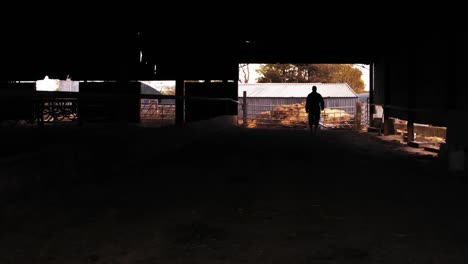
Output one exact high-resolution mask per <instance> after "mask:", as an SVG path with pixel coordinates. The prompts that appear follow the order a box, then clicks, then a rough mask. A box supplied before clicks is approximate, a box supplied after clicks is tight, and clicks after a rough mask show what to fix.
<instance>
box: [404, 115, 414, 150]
mask: <svg viewBox="0 0 468 264" xmlns="http://www.w3.org/2000/svg"><path fill="white" fill-rule="evenodd" d="M406 126H407V129H406V130H407V131H408V141H407V144H409V143H410V142H412V141H414V123H413V121H411V120H409V121H408V123H407V124H406Z"/></svg>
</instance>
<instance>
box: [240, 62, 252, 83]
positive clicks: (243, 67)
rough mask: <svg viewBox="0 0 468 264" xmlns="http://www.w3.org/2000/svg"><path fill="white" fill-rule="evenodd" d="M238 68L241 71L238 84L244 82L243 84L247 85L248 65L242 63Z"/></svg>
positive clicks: (248, 76)
mask: <svg viewBox="0 0 468 264" xmlns="http://www.w3.org/2000/svg"><path fill="white" fill-rule="evenodd" d="M239 68H240V69H241V71H242V79H243V80H242V79H241V80H240V82H241V83H242V82H244V83H249V79H250V69H249V64H248V63H243V64H241V65H239Z"/></svg>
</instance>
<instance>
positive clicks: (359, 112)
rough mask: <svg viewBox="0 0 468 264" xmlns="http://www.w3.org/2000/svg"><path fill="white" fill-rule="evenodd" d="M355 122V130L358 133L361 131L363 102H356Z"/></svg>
mask: <svg viewBox="0 0 468 264" xmlns="http://www.w3.org/2000/svg"><path fill="white" fill-rule="evenodd" d="M354 117H355V118H354V120H355V122H356V124H354V125H355V128H356V130H357V131H360V130H361V117H362V105H361V102H359V101H358V102H356V114H355V115H354Z"/></svg>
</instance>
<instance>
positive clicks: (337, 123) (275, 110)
mask: <svg viewBox="0 0 468 264" xmlns="http://www.w3.org/2000/svg"><path fill="white" fill-rule="evenodd" d="M244 109H247V110H246V114H245V115H244ZM355 112H356V111H355V107H353V106H344V107H332V108H325V109H324V111H322V112H321V122H320V124H321V125H322V126H323V127H326V128H354V125H355V116H354V114H351V113H355ZM238 113H239V120H240V124H243V122H244V121H243V119H244V117H245V118H246V124H244V125H245V126H247V127H304V128H306V127H308V114H307V113H306V112H305V109H304V104H303V103H300V104H289V105H258V104H248V105H246V106H244V105H242V104H241V105H240V107H239V110H238Z"/></svg>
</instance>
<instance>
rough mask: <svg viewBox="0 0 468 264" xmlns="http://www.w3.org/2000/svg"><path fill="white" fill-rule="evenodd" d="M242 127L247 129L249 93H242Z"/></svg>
mask: <svg viewBox="0 0 468 264" xmlns="http://www.w3.org/2000/svg"><path fill="white" fill-rule="evenodd" d="M242 126H243V127H247V91H244V92H243V93H242Z"/></svg>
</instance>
